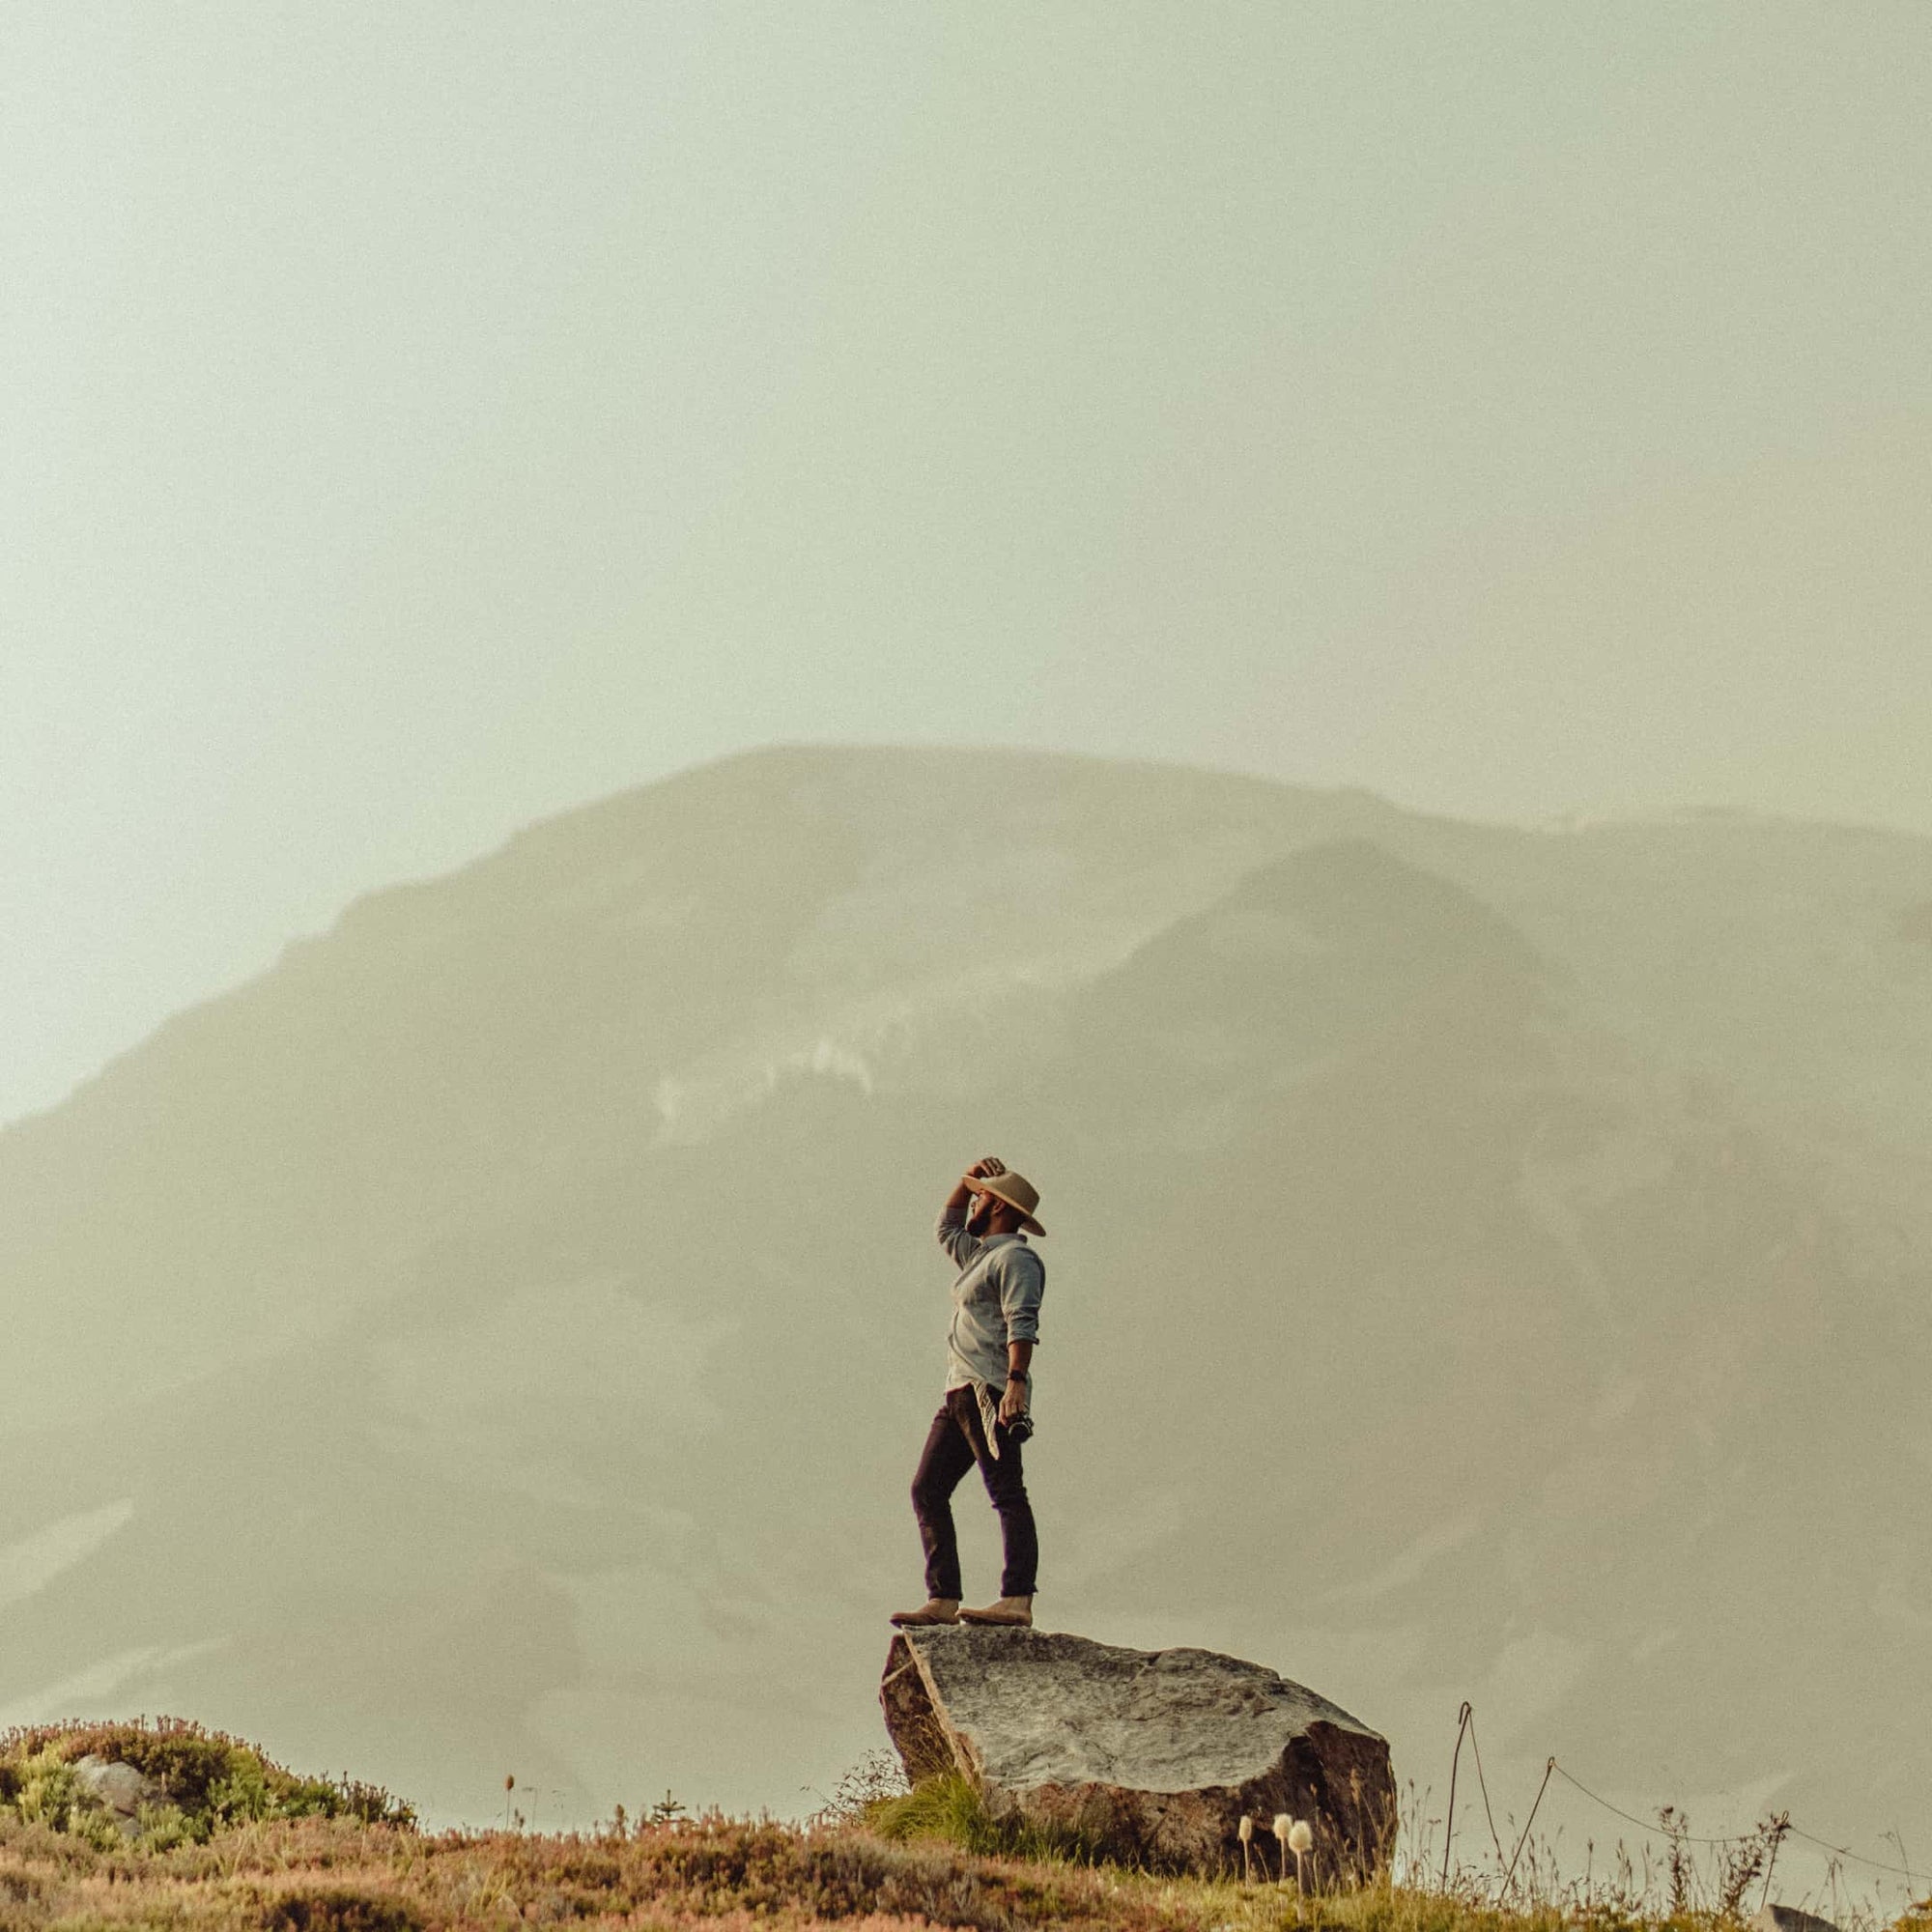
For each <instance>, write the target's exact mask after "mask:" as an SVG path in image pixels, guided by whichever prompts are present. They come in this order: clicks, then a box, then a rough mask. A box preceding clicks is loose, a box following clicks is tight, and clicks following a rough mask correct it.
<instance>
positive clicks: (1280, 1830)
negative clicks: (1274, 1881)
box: [1273, 1811, 1294, 1885]
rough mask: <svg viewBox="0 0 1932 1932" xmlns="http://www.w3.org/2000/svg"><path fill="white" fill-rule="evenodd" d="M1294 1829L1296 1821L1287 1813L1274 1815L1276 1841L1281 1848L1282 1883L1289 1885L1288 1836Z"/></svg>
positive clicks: (1281, 1812) (1278, 1812)
mask: <svg viewBox="0 0 1932 1932" xmlns="http://www.w3.org/2000/svg"><path fill="white" fill-rule="evenodd" d="M1293 1829H1294V1820H1293V1818H1291V1817H1290V1816H1289V1815H1288V1813H1287V1812H1286V1811H1277V1812H1276V1813H1275V1814H1274V1827H1273V1830H1274V1841H1275V1843H1276V1844H1277V1845H1278V1846H1279V1847H1280V1848H1281V1882H1282V1884H1283V1885H1286V1884H1287V1883H1288V1834H1289V1833H1290V1832H1292V1831H1293Z"/></svg>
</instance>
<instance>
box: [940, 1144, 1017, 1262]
mask: <svg viewBox="0 0 1932 1932" xmlns="http://www.w3.org/2000/svg"><path fill="white" fill-rule="evenodd" d="M1006 1171H1007V1164H1006V1162H1005V1161H1003V1160H995V1159H994V1158H993V1156H992V1155H991V1154H987V1155H986V1156H985V1158H984V1159H983V1160H976V1161H975V1162H974V1163H973V1165H972V1166H971V1167H969V1168H968V1169H967V1170H966V1172H965V1173H964V1174H963V1175H962V1176H961V1177H960V1179H959V1184H958V1186H956V1187H955V1188H954V1189H953V1190H952V1193H951V1194H949V1195H948V1196H947V1197H946V1205H945V1207H943V1208H941V1209H940V1210H939V1226H938V1227H937V1228H936V1229H935V1230H934V1233H935V1234H936V1235H937V1236H939V1245H940V1246H941V1247H942V1248H944V1249H945V1250H946V1252H947V1253H948V1254H949V1255H951V1256H952V1259H953V1261H954V1262H956V1263H957V1264H959V1266H961V1267H964V1266H965V1265H966V1264H967V1263H968V1262H970V1261H971V1260H972V1259H973V1257H974V1256H975V1255H977V1254H978V1253H979V1252H980V1247H981V1246H982V1245H983V1243H982V1242H981V1241H980V1237H979V1236H977V1235H969V1234H968V1233H967V1232H966V1211H967V1209H968V1208H969V1207H970V1206H971V1205H972V1200H973V1190H972V1188H971V1187H970V1186H968V1185H967V1183H968V1182H969V1181H973V1180H990V1179H992V1178H993V1176H994V1175H996V1174H1004V1173H1006Z"/></svg>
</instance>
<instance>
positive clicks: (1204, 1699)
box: [879, 1625, 1396, 1889]
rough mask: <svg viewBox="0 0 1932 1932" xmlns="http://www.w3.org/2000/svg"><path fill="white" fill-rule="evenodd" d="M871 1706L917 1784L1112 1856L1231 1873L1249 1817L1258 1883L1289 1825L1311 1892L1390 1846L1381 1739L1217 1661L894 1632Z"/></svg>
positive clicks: (1020, 1633) (1019, 1638) (989, 1634)
mask: <svg viewBox="0 0 1932 1932" xmlns="http://www.w3.org/2000/svg"><path fill="white" fill-rule="evenodd" d="M879 1701H880V1702H881V1704H883V1705H884V1707H885V1714H886V1728H887V1730H888V1731H889V1732H890V1733H891V1734H892V1740H893V1743H894V1745H895V1747H896V1748H897V1750H898V1754H899V1757H900V1759H901V1760H902V1761H903V1763H904V1765H905V1768H906V1775H907V1776H908V1777H910V1778H912V1779H913V1780H914V1781H915V1782H917V1781H919V1780H920V1779H922V1778H925V1777H930V1776H935V1775H937V1774H940V1773H944V1772H952V1771H956V1772H960V1773H963V1774H964V1775H965V1776H967V1777H968V1778H970V1779H971V1780H972V1782H973V1783H974V1784H975V1785H976V1786H977V1787H978V1788H979V1790H980V1794H981V1796H982V1798H983V1799H984V1801H985V1803H986V1804H987V1807H988V1808H989V1809H990V1810H991V1811H992V1812H993V1813H994V1815H995V1816H1010V1815H1012V1814H1014V1813H1017V1814H1019V1816H1020V1817H1022V1818H1024V1819H1026V1820H1027V1821H1029V1822H1031V1823H1034V1824H1037V1825H1041V1826H1045V1827H1048V1828H1059V1829H1063V1830H1071V1831H1073V1832H1075V1833H1078V1834H1079V1835H1080V1836H1081V1837H1082V1838H1083V1839H1085V1840H1086V1841H1087V1842H1088V1843H1090V1844H1092V1845H1094V1847H1096V1848H1097V1849H1099V1850H1101V1851H1103V1852H1105V1853H1106V1854H1108V1855H1110V1856H1112V1857H1115V1858H1119V1859H1122V1860H1125V1861H1134V1862H1137V1863H1142V1864H1148V1865H1152V1866H1156V1867H1159V1868H1163V1869H1170V1870H1181V1871H1193V1872H1200V1873H1203V1874H1215V1873H1225V1872H1229V1871H1239V1870H1240V1869H1241V1846H1240V1835H1239V1833H1240V1821H1241V1819H1242V1818H1243V1817H1247V1818H1252V1819H1253V1820H1254V1821H1255V1823H1254V1833H1255V1853H1256V1856H1257V1858H1258V1859H1260V1860H1265V1861H1266V1866H1267V1870H1268V1871H1269V1873H1270V1875H1273V1874H1275V1873H1277V1872H1278V1869H1279V1867H1278V1865H1277V1863H1276V1861H1277V1858H1278V1856H1279V1854H1278V1851H1277V1847H1276V1844H1275V1840H1274V1837H1273V1834H1272V1832H1271V1829H1270V1828H1271V1824H1272V1821H1273V1819H1274V1818H1275V1816H1276V1815H1277V1814H1278V1813H1281V1812H1288V1813H1289V1814H1291V1815H1292V1816H1293V1817H1295V1818H1298V1819H1306V1820H1307V1821H1308V1823H1309V1825H1310V1826H1311V1828H1312V1830H1313V1832H1314V1839H1315V1842H1314V1849H1313V1851H1312V1853H1311V1854H1310V1855H1309V1858H1308V1861H1307V1864H1308V1881H1309V1884H1310V1886H1311V1888H1313V1887H1318V1886H1319V1887H1321V1888H1322V1889H1328V1888H1330V1887H1333V1886H1336V1885H1338V1884H1343V1883H1349V1882H1351V1881H1353V1880H1356V1879H1359V1878H1363V1877H1366V1876H1367V1875H1368V1874H1370V1873H1371V1872H1373V1871H1375V1870H1376V1869H1377V1868H1378V1866H1379V1865H1380V1864H1381V1862H1382V1861H1383V1860H1384V1859H1385V1857H1386V1856H1387V1853H1388V1848H1389V1846H1390V1844H1391V1842H1392V1840H1393V1838H1394V1836H1395V1829H1396V1789H1395V1775H1394V1773H1393V1772H1392V1771H1391V1769H1390V1766H1389V1750H1388V1745H1387V1743H1386V1742H1385V1741H1384V1740H1383V1739H1381V1738H1379V1737H1378V1736H1377V1735H1376V1733H1375V1732H1374V1731H1372V1730H1370V1729H1369V1728H1368V1726H1367V1725H1366V1724H1363V1723H1362V1722H1360V1721H1359V1720H1358V1719H1354V1718H1351V1717H1350V1715H1349V1714H1348V1712H1346V1711H1344V1710H1342V1709H1341V1708H1340V1707H1339V1706H1338V1705H1335V1704H1331V1703H1329V1701H1328V1700H1327V1699H1326V1698H1325V1697H1321V1696H1318V1695H1317V1694H1316V1693H1315V1692H1314V1691H1313V1690H1304V1689H1303V1688H1302V1687H1301V1686H1300V1685H1299V1684H1292V1683H1290V1682H1289V1681H1288V1679H1286V1678H1284V1677H1280V1676H1278V1675H1276V1673H1275V1672H1274V1671H1272V1670H1269V1669H1267V1668H1265V1667H1264V1665H1262V1664H1259V1663H1246V1662H1242V1661H1241V1660H1240V1659H1239V1658H1236V1657H1223V1656H1220V1655H1219V1654H1218V1653H1216V1652H1214V1651H1210V1650H1157V1651H1145V1650H1122V1649H1119V1648H1117V1647H1115V1646H1114V1645H1112V1644H1104V1643H1094V1642H1093V1641H1091V1640H1090V1639H1088V1638H1086V1637H1080V1636H1067V1635H1062V1634H1054V1633H1050V1632H1046V1631H1037V1630H997V1629H983V1628H981V1629H976V1628H974V1627H972V1626H970V1625H952V1626H945V1627H941V1628H938V1629H933V1630H917V1631H901V1632H899V1633H898V1634H896V1635H895V1637H894V1638H893V1645H892V1649H891V1650H890V1652H889V1653H888V1654H887V1657H886V1670H885V1677H884V1681H883V1682H882V1683H881V1685H880V1688H879ZM1290 1869H1291V1871H1292V1870H1293V1866H1292V1865H1291V1866H1290Z"/></svg>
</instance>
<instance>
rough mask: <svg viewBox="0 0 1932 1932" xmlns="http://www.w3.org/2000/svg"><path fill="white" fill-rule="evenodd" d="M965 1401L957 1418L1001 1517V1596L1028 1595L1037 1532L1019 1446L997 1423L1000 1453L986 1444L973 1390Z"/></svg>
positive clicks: (1033, 1573)
mask: <svg viewBox="0 0 1932 1932" xmlns="http://www.w3.org/2000/svg"><path fill="white" fill-rule="evenodd" d="M965 1393H966V1395H967V1398H968V1401H967V1403H966V1408H965V1413H964V1414H963V1415H962V1416H961V1417H960V1421H961V1423H962V1425H963V1426H964V1428H965V1430H966V1432H967V1439H968V1440H969V1441H970V1443H971V1445H972V1449H973V1460H974V1461H975V1462H976V1463H979V1465H980V1477H981V1478H982V1479H983V1481H984V1482H985V1485H986V1493H987V1495H988V1496H990V1497H991V1498H992V1503H993V1508H994V1510H995V1511H996V1512H998V1515H999V1519H1000V1541H1001V1544H1002V1545H1003V1547H1004V1548H1005V1552H1006V1568H1005V1571H1004V1574H1003V1575H1002V1576H1001V1577H1000V1595H1001V1596H1003V1597H1031V1596H1032V1595H1033V1594H1034V1584H1035V1582H1036V1580H1037V1577H1038V1574H1039V1533H1038V1531H1037V1529H1036V1527H1035V1525H1034V1520H1033V1504H1032V1502H1031V1501H1030V1500H1029V1499H1028V1496H1027V1492H1026V1469H1025V1465H1024V1464H1023V1463H1022V1462H1021V1459H1020V1445H1019V1443H1018V1442H1016V1441H1015V1440H1014V1439H1013V1437H1012V1436H1011V1435H1009V1433H1008V1432H1007V1431H1006V1430H1005V1429H1004V1428H1003V1427H1002V1426H1001V1425H1000V1424H999V1423H997V1422H996V1423H995V1424H994V1425H993V1433H994V1435H995V1438H996V1439H997V1440H998V1442H999V1445H1000V1453H999V1454H998V1455H997V1456H995V1455H993V1454H992V1453H991V1451H990V1450H989V1449H988V1448H987V1446H986V1435H985V1430H984V1427H983V1425H982V1424H981V1423H980V1406H979V1404H978V1403H977V1402H976V1401H974V1400H972V1397H973V1391H972V1390H971V1389H968V1390H966V1391H965Z"/></svg>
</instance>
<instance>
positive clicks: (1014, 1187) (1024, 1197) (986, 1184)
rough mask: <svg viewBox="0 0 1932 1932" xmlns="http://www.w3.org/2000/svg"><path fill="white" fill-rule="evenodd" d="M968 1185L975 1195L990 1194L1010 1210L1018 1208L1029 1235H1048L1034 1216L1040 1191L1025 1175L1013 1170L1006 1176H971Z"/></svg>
mask: <svg viewBox="0 0 1932 1932" xmlns="http://www.w3.org/2000/svg"><path fill="white" fill-rule="evenodd" d="M966 1185H967V1186H968V1187H970V1188H971V1189H972V1190H973V1192H974V1193H975V1194H990V1195H991V1196H992V1197H993V1199H994V1200H995V1201H1004V1202H1005V1203H1006V1204H1007V1206H1008V1207H1009V1208H1018V1209H1019V1210H1020V1226H1021V1227H1022V1228H1024V1229H1025V1230H1026V1231H1027V1233H1028V1234H1030V1235H1044V1234H1045V1233H1046V1230H1045V1229H1044V1228H1042V1227H1041V1226H1040V1225H1039V1223H1038V1222H1037V1221H1036V1220H1035V1219H1034V1215H1033V1210H1034V1209H1035V1208H1037V1207H1038V1206H1039V1189H1038V1188H1037V1187H1036V1186H1035V1185H1034V1184H1033V1182H1032V1181H1030V1180H1029V1179H1027V1178H1026V1176H1025V1175H1023V1174H1015V1173H1014V1172H1013V1171H1012V1169H1011V1168H1009V1169H1008V1170H1007V1171H1006V1173H1004V1174H988V1175H977V1174H969V1175H967V1176H966Z"/></svg>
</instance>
